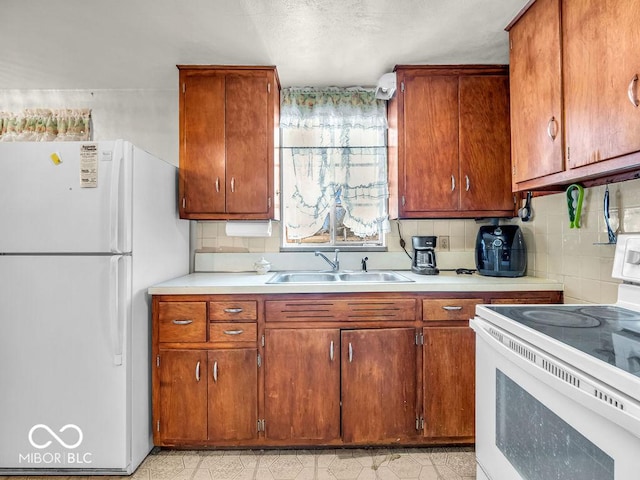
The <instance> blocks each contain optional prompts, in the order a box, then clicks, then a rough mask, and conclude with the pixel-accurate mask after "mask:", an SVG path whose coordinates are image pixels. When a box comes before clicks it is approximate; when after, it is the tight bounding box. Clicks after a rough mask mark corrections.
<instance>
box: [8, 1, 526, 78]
mask: <svg viewBox="0 0 640 480" xmlns="http://www.w3.org/2000/svg"><path fill="white" fill-rule="evenodd" d="M526 3H527V0H28V1H25V0H0V12H1V15H0V48H1V49H2V54H1V55H0V89H173V88H176V86H177V78H178V72H177V69H176V67H175V66H176V65H177V64H218V65H276V66H277V67H278V73H279V76H280V81H281V83H282V86H284V87H286V86H330V85H333V86H352V85H364V86H372V85H375V84H376V81H377V79H378V78H379V77H380V76H381V75H382V74H383V73H385V72H389V71H392V70H393V67H394V65H396V64H462V63H508V60H509V57H508V48H507V39H508V35H507V33H506V32H505V31H504V27H505V26H506V25H507V24H508V23H509V22H510V21H511V19H512V18H513V17H514V16H515V15H516V14H517V13H518V12H519V11H520V9H521V8H522V7H523V6H524V5H525V4H526Z"/></svg>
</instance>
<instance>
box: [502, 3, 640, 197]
mask: <svg viewBox="0 0 640 480" xmlns="http://www.w3.org/2000/svg"><path fill="white" fill-rule="evenodd" d="M639 16H640V3H639V2H637V1H636V0H618V1H613V0H606V1H596V0H584V1H580V2H577V1H569V0H537V1H536V2H535V3H533V4H532V5H530V6H529V8H528V9H527V10H526V11H524V12H523V13H521V14H520V15H519V16H518V17H517V18H516V19H515V20H514V22H512V24H511V25H510V26H509V27H507V29H508V30H509V36H510V47H511V53H510V63H511V75H510V77H511V125H512V150H513V167H514V168H513V188H514V191H516V190H531V189H538V188H549V187H553V186H563V185H567V184H569V183H572V182H576V181H588V180H594V179H598V178H602V179H606V177H609V178H615V179H618V180H622V179H625V178H631V176H632V175H633V174H634V172H637V171H638V170H640V108H639V107H638V104H639V103H640V102H639V99H638V75H639V74H640V61H639V60H638V55H637V52H638V51H639V50H640V29H638V28H637V25H636V24H635V23H636V19H637V18H638V17H639ZM603 181H604V180H603Z"/></svg>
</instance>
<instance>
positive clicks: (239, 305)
mask: <svg viewBox="0 0 640 480" xmlns="http://www.w3.org/2000/svg"><path fill="white" fill-rule="evenodd" d="M257 319H258V302H257V301H255V300H243V301H239V302H209V320H211V321H212V322H235V321H238V322H241V321H245V320H257Z"/></svg>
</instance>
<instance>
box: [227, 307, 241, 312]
mask: <svg viewBox="0 0 640 480" xmlns="http://www.w3.org/2000/svg"><path fill="white" fill-rule="evenodd" d="M240 312H242V308H240V307H236V308H225V309H224V313H240Z"/></svg>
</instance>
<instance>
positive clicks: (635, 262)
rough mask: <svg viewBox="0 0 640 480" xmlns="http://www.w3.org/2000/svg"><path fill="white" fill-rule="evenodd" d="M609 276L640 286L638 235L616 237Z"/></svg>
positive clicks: (639, 241)
mask: <svg viewBox="0 0 640 480" xmlns="http://www.w3.org/2000/svg"><path fill="white" fill-rule="evenodd" d="M611 276H612V277H614V278H619V279H620V280H624V281H625V282H631V283H639V284H640V234H633V235H630V234H622V235H618V241H617V244H616V252H615V256H614V258H613V273H612V274H611Z"/></svg>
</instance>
